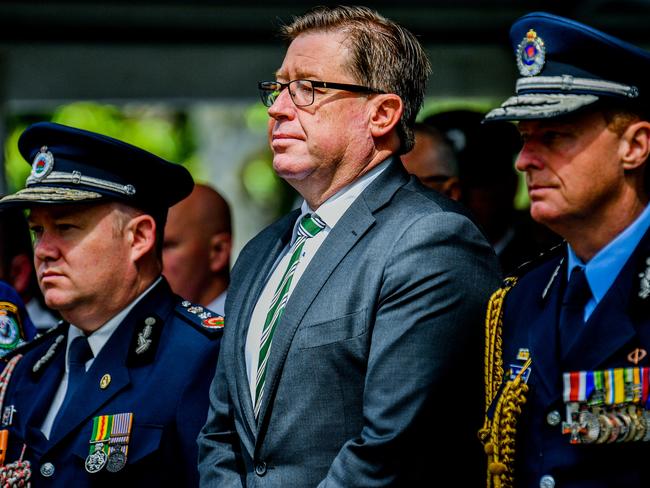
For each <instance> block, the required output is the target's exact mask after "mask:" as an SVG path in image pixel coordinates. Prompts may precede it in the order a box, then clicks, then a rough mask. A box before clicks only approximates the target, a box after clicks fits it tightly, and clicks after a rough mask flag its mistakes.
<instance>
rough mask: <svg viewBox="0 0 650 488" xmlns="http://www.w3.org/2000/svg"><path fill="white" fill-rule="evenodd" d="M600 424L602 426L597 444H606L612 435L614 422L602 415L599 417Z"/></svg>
mask: <svg viewBox="0 0 650 488" xmlns="http://www.w3.org/2000/svg"><path fill="white" fill-rule="evenodd" d="M598 423H599V424H600V435H599V436H598V439H596V444H604V443H605V442H607V439H609V436H610V435H611V434H612V421H611V420H609V418H608V417H607V415H605V414H604V413H601V414H600V415H598Z"/></svg>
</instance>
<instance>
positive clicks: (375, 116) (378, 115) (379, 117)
mask: <svg viewBox="0 0 650 488" xmlns="http://www.w3.org/2000/svg"><path fill="white" fill-rule="evenodd" d="M371 103H372V107H373V111H372V114H371V116H370V130H371V133H372V136H373V137H375V138H379V137H383V136H385V135H386V134H388V133H389V132H390V131H391V130H392V129H393V128H394V127H395V126H396V125H397V124H398V123H399V121H400V118H401V117H402V113H403V112H404V103H403V102H402V99H401V98H400V97H399V96H398V95H395V94H394V93H385V94H384V93H381V94H378V95H373V98H372V99H371Z"/></svg>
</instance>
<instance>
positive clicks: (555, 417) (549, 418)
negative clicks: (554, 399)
mask: <svg viewBox="0 0 650 488" xmlns="http://www.w3.org/2000/svg"><path fill="white" fill-rule="evenodd" d="M561 421H562V416H561V415H560V412H558V411H557V410H553V411H551V412H549V413H548V414H547V415H546V423H547V424H548V425H550V426H552V427H555V426H557V425H560V422H561Z"/></svg>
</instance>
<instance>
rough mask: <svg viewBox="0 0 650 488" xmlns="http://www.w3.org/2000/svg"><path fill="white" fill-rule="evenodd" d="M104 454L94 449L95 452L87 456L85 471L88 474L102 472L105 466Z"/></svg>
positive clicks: (99, 449)
mask: <svg viewBox="0 0 650 488" xmlns="http://www.w3.org/2000/svg"><path fill="white" fill-rule="evenodd" d="M106 458H107V456H106V453H105V452H104V450H103V449H102V448H101V447H100V448H95V452H93V453H92V454H88V457H87V458H86V471H88V472H89V473H91V474H93V473H97V472H99V471H101V470H102V468H103V467H104V465H105V464H106Z"/></svg>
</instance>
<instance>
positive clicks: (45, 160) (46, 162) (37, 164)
mask: <svg viewBox="0 0 650 488" xmlns="http://www.w3.org/2000/svg"><path fill="white" fill-rule="evenodd" d="M53 167H54V156H52V153H51V152H50V151H48V150H47V146H43V147H42V148H41V150H40V151H39V153H38V154H37V155H36V157H35V158H34V162H33V163H32V177H34V178H35V179H37V180H42V179H43V178H45V177H46V176H47V175H49V174H50V171H52V168H53Z"/></svg>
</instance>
